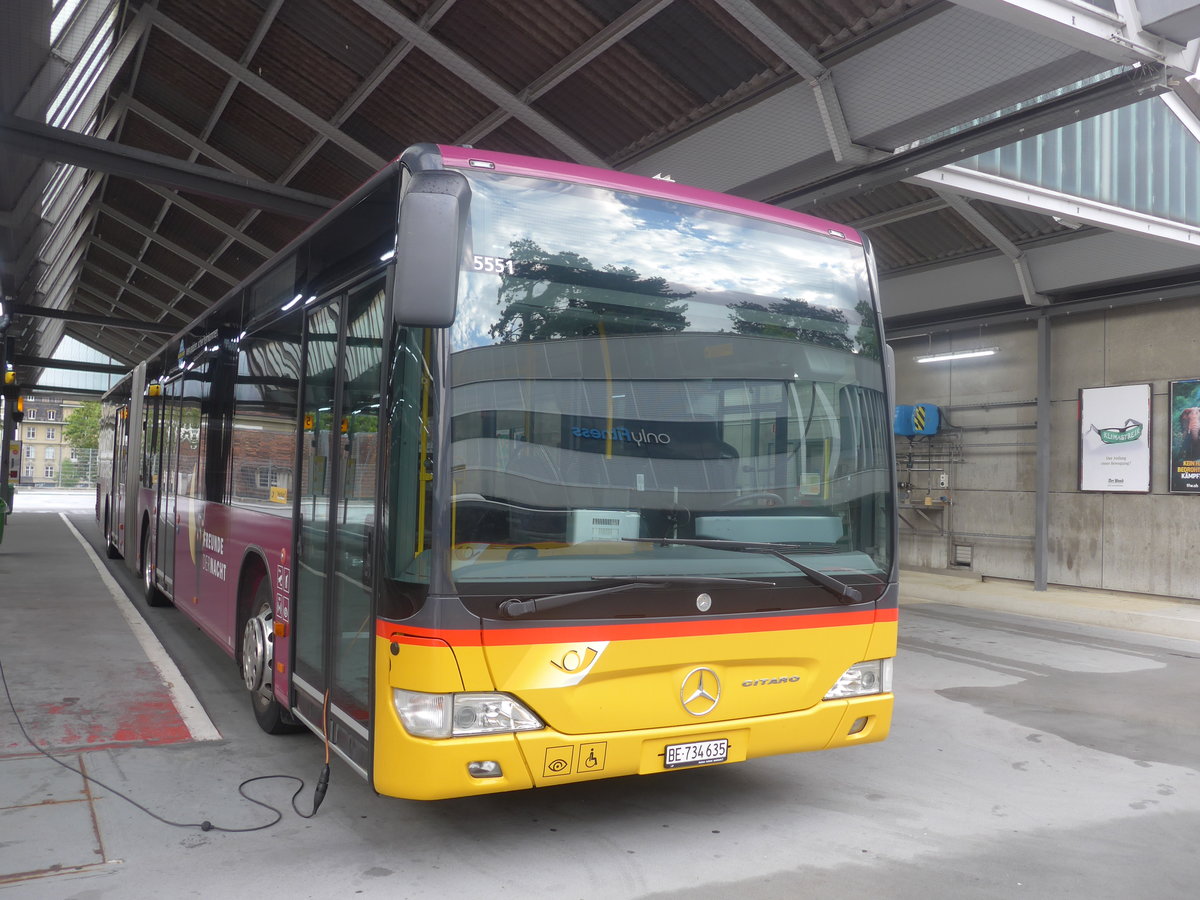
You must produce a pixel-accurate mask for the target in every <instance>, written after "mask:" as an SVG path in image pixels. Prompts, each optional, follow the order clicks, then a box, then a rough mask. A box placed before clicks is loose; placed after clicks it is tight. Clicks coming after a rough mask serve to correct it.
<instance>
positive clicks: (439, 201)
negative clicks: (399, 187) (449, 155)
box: [392, 171, 471, 328]
mask: <svg viewBox="0 0 1200 900" xmlns="http://www.w3.org/2000/svg"><path fill="white" fill-rule="evenodd" d="M470 206H471V186H470V185H469V184H468V183H467V179H466V178H465V177H464V176H463V175H462V174H461V173H459V172H449V171H434V172H416V173H414V174H413V175H412V178H411V180H410V181H409V185H408V191H407V192H406V193H405V194H404V197H403V199H402V200H401V201H400V223H399V231H398V237H397V241H396V277H395V279H394V280H393V282H392V310H393V313H394V317H395V320H396V322H398V323H399V324H401V325H416V326H422V325H423V326H429V327H433V328H439V327H444V326H446V325H450V324H451V323H452V322H453V321H454V313H455V311H456V309H457V307H458V275H459V266H460V265H461V262H462V254H463V238H464V235H465V233H466V229H467V213H468V212H469V210H470Z"/></svg>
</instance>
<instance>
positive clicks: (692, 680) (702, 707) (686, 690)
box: [679, 666, 721, 716]
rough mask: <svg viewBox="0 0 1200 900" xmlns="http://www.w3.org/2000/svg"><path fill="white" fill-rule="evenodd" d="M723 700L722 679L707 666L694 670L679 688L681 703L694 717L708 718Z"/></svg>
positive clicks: (685, 677) (686, 676)
mask: <svg viewBox="0 0 1200 900" xmlns="http://www.w3.org/2000/svg"><path fill="white" fill-rule="evenodd" d="M720 699H721V679H720V678H718V677H717V673H716V672H714V671H713V670H712V669H709V668H707V667H705V666H700V667H699V668H696V669H692V671H690V672H688V673H687V675H685V676H684V679H683V685H682V686H681V687H680V688H679V701H680V702H681V703H682V704H683V708H684V709H686V710H687V711H688V712H689V713H691V714H692V715H693V716H707V715H708V714H709V713H710V712H712V711H713V710H714V709H715V708H716V706H717V701H718V700H720Z"/></svg>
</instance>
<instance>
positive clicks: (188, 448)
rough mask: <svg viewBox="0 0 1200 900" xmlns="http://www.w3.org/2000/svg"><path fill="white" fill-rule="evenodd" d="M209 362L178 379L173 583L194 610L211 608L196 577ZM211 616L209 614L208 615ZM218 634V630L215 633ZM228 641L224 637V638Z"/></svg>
mask: <svg viewBox="0 0 1200 900" xmlns="http://www.w3.org/2000/svg"><path fill="white" fill-rule="evenodd" d="M207 378H208V361H207V360H204V359H198V360H196V361H194V362H193V363H190V364H189V365H188V366H187V367H186V369H185V371H184V375H183V378H182V380H181V381H180V382H178V386H179V388H180V391H179V397H178V400H177V403H176V407H175V436H176V441H175V448H176V454H175V516H174V519H175V541H174V543H175V552H174V560H175V565H174V570H173V572H172V579H173V582H172V587H173V589H174V594H175V600H176V602H183V603H190V604H191V606H190V610H191V615H193V616H198V617H201V618H203V614H204V613H207V612H209V610H207V609H206V608H205V605H204V604H202V602H201V601H202V599H203V598H201V597H200V595H199V590H198V581H199V575H200V559H201V556H202V553H203V534H204V477H205V473H204V469H205V463H206V461H207V460H206V456H207V453H206V437H207V435H206V428H205V425H206V423H205V420H204V409H203V407H204V401H205V399H206V395H207V393H208V381H207ZM210 618H211V617H210ZM214 636H215V633H214ZM220 640H221V641H222V643H224V639H223V638H221V639H220Z"/></svg>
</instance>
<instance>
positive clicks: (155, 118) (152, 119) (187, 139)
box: [117, 94, 333, 206]
mask: <svg viewBox="0 0 1200 900" xmlns="http://www.w3.org/2000/svg"><path fill="white" fill-rule="evenodd" d="M117 104H118V105H121V106H124V107H125V108H126V109H128V111H129V112H131V113H133V114H134V115H135V116H137V117H138V118H139V119H142V120H144V121H146V122H148V123H149V124H151V125H153V126H154V127H155V128H157V129H158V130H159V131H161V132H162V133H163V134H166V135H169V136H170V137H173V138H174V139H175V140H177V141H179V143H181V144H186V145H187V146H189V147H191V148H192V149H193V151H194V152H199V153H200V154H202V155H203V156H206V157H208V158H209V159H211V160H212V161H213V162H215V163H216V164H217V165H219V166H220V167H221V168H223V169H225V170H227V171H229V172H232V173H234V174H235V175H241V176H242V177H243V178H248V179H251V180H254V181H257V180H258V176H257V175H255V174H254V172H253V171H252V170H251V169H250V168H248V167H247V166H243V165H242V164H241V163H240V162H238V161H237V160H236V159H234V158H233V157H232V156H229V155H228V154H225V153H222V152H221V151H220V150H218V149H217V148H216V147H214V146H213V145H212V144H210V143H208V142H207V141H203V140H201V139H200V138H199V137H197V136H196V135H194V134H192V133H191V132H190V131H188V130H187V129H186V128H183V127H181V126H179V125H176V124H175V123H174V122H172V121H171V120H170V119H168V118H167V117H166V116H164V115H162V114H161V113H159V112H156V111H155V110H153V109H151V108H150V107H149V106H147V105H146V104H145V103H142V101H140V100H137V99H135V98H133V97H132V96H130V95H129V94H123V95H122V96H121V98H120V99H119V100H118V101H117ZM193 156H194V153H193ZM192 161H193V162H194V161H195V160H194V159H193V160H192ZM332 205H333V203H332V201H331V202H330V206H332Z"/></svg>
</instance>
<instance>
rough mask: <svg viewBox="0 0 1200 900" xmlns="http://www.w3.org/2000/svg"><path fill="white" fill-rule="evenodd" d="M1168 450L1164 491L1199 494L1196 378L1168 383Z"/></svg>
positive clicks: (1198, 384) (1199, 389)
mask: <svg viewBox="0 0 1200 900" xmlns="http://www.w3.org/2000/svg"><path fill="white" fill-rule="evenodd" d="M1168 396H1169V405H1168V406H1167V409H1169V410H1170V415H1171V449H1170V458H1169V461H1170V466H1169V468H1168V472H1169V473H1170V474H1169V477H1168V482H1169V483H1168V490H1170V492H1171V493H1172V494H1200V378H1193V379H1191V380H1190V381H1172V382H1171V390H1170V393H1169V395H1168Z"/></svg>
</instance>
